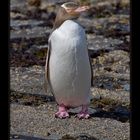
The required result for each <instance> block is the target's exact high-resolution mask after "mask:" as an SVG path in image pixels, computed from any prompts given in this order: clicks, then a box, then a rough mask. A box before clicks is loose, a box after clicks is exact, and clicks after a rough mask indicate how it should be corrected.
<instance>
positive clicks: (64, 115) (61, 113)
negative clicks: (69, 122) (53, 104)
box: [55, 104, 69, 119]
mask: <svg viewBox="0 0 140 140" xmlns="http://www.w3.org/2000/svg"><path fill="white" fill-rule="evenodd" d="M55 117H56V118H61V119H64V118H68V117H69V114H68V112H67V108H66V106H64V105H63V104H61V105H59V111H58V112H56V113H55Z"/></svg>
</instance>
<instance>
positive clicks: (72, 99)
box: [49, 20, 91, 107]
mask: <svg viewBox="0 0 140 140" xmlns="http://www.w3.org/2000/svg"><path fill="white" fill-rule="evenodd" d="M50 41H51V54H50V60H49V71H50V72H49V80H50V84H51V87H52V89H53V93H54V96H55V99H56V101H57V103H58V104H64V105H66V106H72V107H75V106H80V105H84V104H88V103H89V101H90V97H89V95H90V84H91V83H90V81H91V80H90V79H91V69H90V63H89V57H88V49H87V45H86V35H85V31H84V29H83V28H82V27H81V26H80V25H78V24H77V23H75V22H74V21H72V20H67V21H65V22H64V23H63V24H62V25H61V26H60V27H59V28H58V29H57V30H55V31H54V32H53V33H52V35H51V37H50Z"/></svg>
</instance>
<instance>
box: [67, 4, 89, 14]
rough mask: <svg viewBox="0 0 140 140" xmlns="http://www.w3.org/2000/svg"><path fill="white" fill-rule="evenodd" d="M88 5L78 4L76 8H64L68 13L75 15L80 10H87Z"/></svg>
mask: <svg viewBox="0 0 140 140" xmlns="http://www.w3.org/2000/svg"><path fill="white" fill-rule="evenodd" d="M89 9H90V7H89V6H80V7H78V8H76V9H75V8H66V7H65V10H66V11H67V13H69V14H73V15H77V14H80V13H81V12H85V11H87V10H89Z"/></svg>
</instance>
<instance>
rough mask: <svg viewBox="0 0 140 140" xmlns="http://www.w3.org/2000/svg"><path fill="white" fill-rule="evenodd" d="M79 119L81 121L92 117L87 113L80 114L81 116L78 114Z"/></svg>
mask: <svg viewBox="0 0 140 140" xmlns="http://www.w3.org/2000/svg"><path fill="white" fill-rule="evenodd" d="M77 117H78V118H79V119H88V118H89V117H90V115H89V114H88V113H86V112H80V113H79V114H77Z"/></svg>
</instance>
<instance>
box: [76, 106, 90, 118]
mask: <svg viewBox="0 0 140 140" xmlns="http://www.w3.org/2000/svg"><path fill="white" fill-rule="evenodd" d="M77 117H78V118H79V119H88V118H89V117H90V115H89V113H88V106H87V105H82V110H81V112H80V113H78V114H77Z"/></svg>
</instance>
